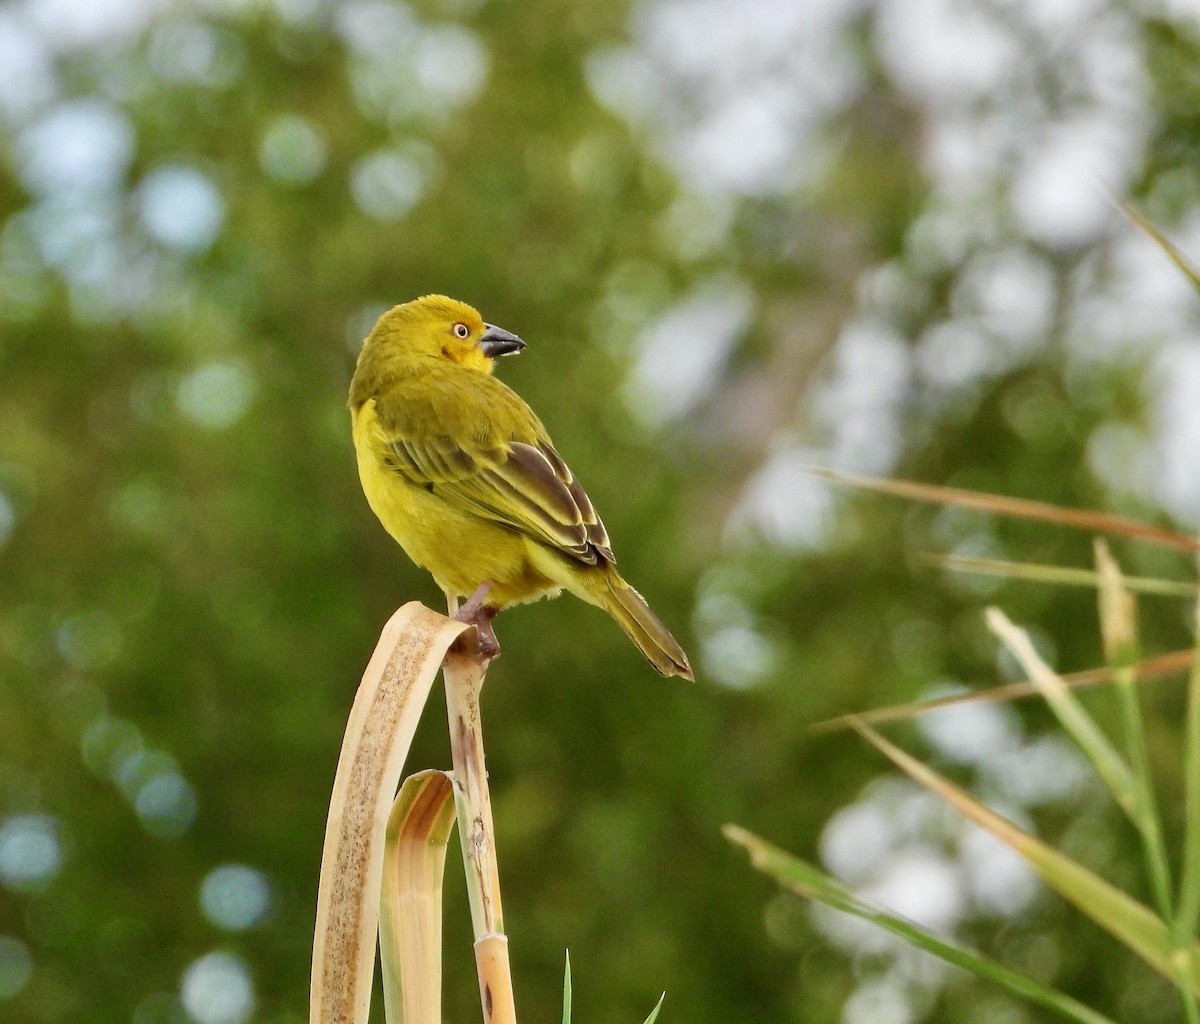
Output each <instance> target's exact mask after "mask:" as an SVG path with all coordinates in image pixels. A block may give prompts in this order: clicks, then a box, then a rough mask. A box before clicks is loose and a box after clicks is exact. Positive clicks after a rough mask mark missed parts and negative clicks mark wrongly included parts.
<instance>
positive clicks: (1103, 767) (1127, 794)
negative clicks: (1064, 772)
mask: <svg viewBox="0 0 1200 1024" xmlns="http://www.w3.org/2000/svg"><path fill="white" fill-rule="evenodd" d="M985 618H986V619H987V624H988V628H989V629H990V630H991V631H992V632H993V633H994V634H996V636H997V637H999V638H1000V640H1001V642H1002V643H1003V644H1004V646H1005V647H1007V648H1008V650H1009V652H1010V653H1011V654H1012V655H1013V657H1014V658H1016V659H1017V661H1019V662H1020V663H1021V667H1022V668H1023V669H1024V670H1025V673H1026V675H1028V676H1029V679H1030V681H1031V682H1032V683H1033V684H1034V685H1035V686H1036V687H1037V688H1038V690H1039V691H1040V692H1041V694H1042V696H1043V697H1044V698H1045V699H1046V703H1047V704H1048V705H1049V706H1050V710H1051V711H1053V712H1054V714H1055V716H1056V717H1057V718H1058V720H1059V722H1060V724H1061V725H1062V727H1063V728H1064V729H1066V731H1067V733H1068V734H1069V735H1070V737H1071V738H1072V739H1073V740H1074V741H1075V742H1076V744H1078V746H1079V748H1080V749H1081V750H1082V751H1083V752H1084V753H1085V754H1086V755H1087V758H1088V760H1089V761H1091V762H1092V765H1093V767H1095V769H1096V771H1097V772H1098V773H1099V775H1100V777H1101V778H1102V779H1103V780H1104V783H1105V785H1107V786H1108V788H1109V790H1110V791H1111V792H1112V795H1113V798H1114V799H1115V800H1116V801H1117V805H1118V806H1119V807H1120V808H1121V810H1123V811H1124V812H1125V813H1126V814H1127V815H1128V816H1129V818H1130V820H1131V821H1132V822H1133V823H1134V824H1135V825H1137V826H1138V828H1139V829H1141V828H1143V827H1145V824H1146V822H1145V820H1144V816H1143V815H1142V813H1141V812H1142V808H1141V805H1140V802H1139V800H1138V794H1137V784H1136V782H1135V780H1134V777H1133V772H1132V771H1131V770H1130V768H1129V766H1128V765H1127V764H1126V763H1125V759H1124V758H1123V757H1122V756H1121V754H1120V752H1119V751H1118V750H1117V748H1116V747H1114V746H1113V745H1112V743H1111V741H1110V740H1109V739H1108V737H1107V736H1105V735H1104V733H1103V732H1101V730H1100V728H1099V726H1097V725H1096V723H1095V721H1093V720H1092V717H1091V716H1090V715H1089V714H1088V713H1087V712H1086V711H1085V710H1084V708H1083V705H1082V704H1080V703H1079V701H1078V700H1077V699H1076V697H1075V695H1074V694H1073V693H1071V690H1070V688H1069V687H1068V686H1067V684H1066V683H1064V682H1063V680H1062V677H1061V676H1059V675H1058V674H1057V673H1056V672H1054V671H1053V670H1052V669H1051V668H1050V666H1049V665H1047V664H1046V663H1045V662H1044V661H1043V660H1042V658H1041V656H1040V655H1039V654H1038V653H1037V651H1036V650H1035V649H1034V646H1033V643H1032V642H1031V641H1030V639H1029V634H1028V633H1026V632H1025V631H1024V630H1023V629H1020V628H1018V627H1017V626H1015V625H1013V623H1012V622H1011V621H1010V620H1009V619H1008V617H1007V616H1006V615H1005V614H1004V613H1003V612H1002V611H1000V609H999V608H989V609H988V610H987V612H986V613H985Z"/></svg>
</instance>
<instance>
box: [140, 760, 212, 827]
mask: <svg viewBox="0 0 1200 1024" xmlns="http://www.w3.org/2000/svg"><path fill="white" fill-rule="evenodd" d="M133 809H134V810H135V811H136V812H137V816H138V819H139V820H140V821H141V823H142V826H143V827H144V828H145V829H146V831H147V832H149V833H150V834H151V835H152V836H155V837H157V838H159V839H174V838H176V837H177V836H181V835H183V833H184V832H186V831H187V830H188V829H189V828H190V827H191V825H192V822H194V821H195V820H196V793H195V790H193V789H192V786H191V783H189V782H188V780H187V779H185V778H184V777H183V776H182V775H180V774H179V773H178V772H164V773H163V774H161V775H155V776H154V777H153V778H151V779H150V781H149V782H147V783H145V785H143V786H142V787H141V788H140V789H139V790H138V791H137V794H136V796H134V798H133Z"/></svg>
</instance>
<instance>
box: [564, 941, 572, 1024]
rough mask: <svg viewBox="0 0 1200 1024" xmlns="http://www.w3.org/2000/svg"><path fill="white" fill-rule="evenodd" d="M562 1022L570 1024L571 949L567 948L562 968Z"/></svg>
mask: <svg viewBox="0 0 1200 1024" xmlns="http://www.w3.org/2000/svg"><path fill="white" fill-rule="evenodd" d="M562 1024H571V951H570V950H569V949H568V950H567V961H566V966H565V967H564V968H563V1018H562Z"/></svg>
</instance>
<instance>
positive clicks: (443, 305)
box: [366, 295, 525, 373]
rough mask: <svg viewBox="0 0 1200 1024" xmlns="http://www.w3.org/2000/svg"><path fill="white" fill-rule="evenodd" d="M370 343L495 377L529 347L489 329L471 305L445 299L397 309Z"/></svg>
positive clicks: (373, 333)
mask: <svg viewBox="0 0 1200 1024" xmlns="http://www.w3.org/2000/svg"><path fill="white" fill-rule="evenodd" d="M366 344H367V346H368V347H370V346H371V345H373V344H381V345H383V346H385V347H387V348H389V349H392V350H393V351H397V350H399V351H402V352H403V353H404V354H405V355H410V356H428V357H431V358H434V359H448V360H449V361H450V362H453V363H458V364H459V365H461V366H469V367H471V368H472V369H474V370H482V371H483V372H484V373H491V372H492V367H493V365H494V362H495V360H496V359H497V358H499V357H500V356H506V355H511V354H512V353H514V352H520V351H521V349H523V348H524V347H525V342H523V341H522V340H521V339H520V338H518V337H517V336H516V335H515V334H510V333H509V332H508V331H506V330H503V329H502V328H500V327H494V326H493V325H492V324H485V323H484V322H483V318H482V317H481V316H480V315H479V312H478V311H477V310H476V309H474V308H473V307H472V306H468V305H467V304H466V303H465V302H459V301H458V300H457V299H451V298H447V297H446V296H445V295H424V296H422V297H421V298H419V299H414V300H413V301H412V302H405V303H404V304H403V305H400V306H393V307H392V308H391V309H389V310H388V311H387V312H386V313H384V314H383V316H381V317H380V318H379V322H378V323H377V324H376V325H375V327H374V329H373V330H372V331H371V333H370V335H369V336H368V337H367V342H366Z"/></svg>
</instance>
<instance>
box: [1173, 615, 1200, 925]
mask: <svg viewBox="0 0 1200 1024" xmlns="http://www.w3.org/2000/svg"><path fill="white" fill-rule="evenodd" d="M1196 639H1197V640H1198V641H1200V604H1197V605H1196ZM1184 743H1185V752H1184V768H1183V771H1184V790H1183V792H1184V837H1183V867H1182V880H1181V881H1180V891H1179V912H1178V919H1177V924H1176V930H1177V932H1178V933H1179V934H1180V935H1186V936H1192V935H1195V934H1196V928H1197V926H1198V925H1200V658H1196V659H1195V660H1194V661H1193V662H1192V674H1191V677H1190V678H1189V680H1188V704H1187V736H1186V737H1185V740H1184Z"/></svg>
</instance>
